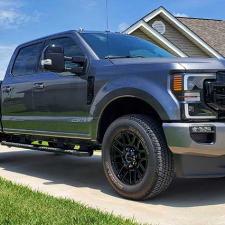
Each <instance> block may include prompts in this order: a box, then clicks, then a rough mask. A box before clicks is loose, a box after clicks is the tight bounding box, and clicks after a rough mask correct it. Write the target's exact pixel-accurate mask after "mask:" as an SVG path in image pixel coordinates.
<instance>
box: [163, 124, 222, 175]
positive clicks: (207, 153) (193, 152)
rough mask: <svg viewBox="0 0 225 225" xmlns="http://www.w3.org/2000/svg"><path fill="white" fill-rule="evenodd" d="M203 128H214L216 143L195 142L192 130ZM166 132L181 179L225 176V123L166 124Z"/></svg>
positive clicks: (164, 127)
mask: <svg viewBox="0 0 225 225" xmlns="http://www.w3.org/2000/svg"><path fill="white" fill-rule="evenodd" d="M201 125H202V126H214V127H215V141H214V142H213V143H210V144H206V143H202V144H199V143H196V142H195V141H194V140H193V138H192V137H191V132H190V127H192V126H201ZM163 129H164V133H165V136H166V140H167V144H168V147H169V148H170V150H171V151H172V153H173V156H174V164H175V170H176V175H177V176H178V177H186V178H187V177H188V178H190V177H191V178H207V177H224V176H225V123H164V124H163Z"/></svg>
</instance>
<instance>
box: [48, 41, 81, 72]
mask: <svg viewBox="0 0 225 225" xmlns="http://www.w3.org/2000/svg"><path fill="white" fill-rule="evenodd" d="M53 44H54V45H58V46H61V47H63V48H64V55H65V56H68V57H73V56H84V54H83V53H82V51H81V50H80V48H79V46H78V45H77V44H76V43H75V41H74V40H73V39H72V38H69V37H64V38H57V39H54V40H50V42H49V43H48V45H53ZM76 66H79V64H75V63H72V62H68V61H67V62H65V67H66V68H73V67H76ZM61 74H62V75H71V73H70V72H63V73H61Z"/></svg>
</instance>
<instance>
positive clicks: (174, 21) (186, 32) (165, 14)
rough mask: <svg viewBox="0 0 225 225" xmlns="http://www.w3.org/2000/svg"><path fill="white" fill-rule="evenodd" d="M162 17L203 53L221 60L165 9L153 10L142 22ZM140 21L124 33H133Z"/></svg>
mask: <svg viewBox="0 0 225 225" xmlns="http://www.w3.org/2000/svg"><path fill="white" fill-rule="evenodd" d="M158 15H162V16H163V17H164V18H165V19H166V20H168V21H169V22H171V23H172V24H174V25H175V26H176V27H177V28H178V30H180V31H181V32H182V33H183V34H184V35H185V36H186V37H187V38H189V39H190V40H192V41H193V42H194V43H195V44H197V46H199V47H200V48H201V49H202V50H203V51H205V52H206V53H208V54H209V55H210V56H213V57H216V58H218V59H223V56H221V55H220V54H219V53H218V52H217V51H215V50H214V49H213V48H212V47H210V46H209V45H208V44H207V43H206V42H204V41H203V40H202V39H201V38H199V37H198V36H197V35H196V34H195V33H194V32H192V31H191V30H190V29H189V28H187V27H186V26H185V25H183V24H182V23H181V22H180V21H179V20H178V19H176V18H175V17H174V16H173V15H172V14H170V13H169V12H168V11H167V10H166V9H164V8H163V7H160V8H158V9H156V10H154V11H153V12H152V13H150V14H149V15H147V16H145V17H144V18H143V20H142V21H144V22H146V23H148V22H149V21H150V20H152V19H153V18H154V17H156V16H158ZM140 22H141V21H139V22H137V23H136V24H134V25H133V26H131V27H130V28H128V29H127V30H125V31H124V33H129V34H130V33H132V32H130V31H131V30H133V31H135V30H136V29H134V28H135V27H137V24H139V23H140Z"/></svg>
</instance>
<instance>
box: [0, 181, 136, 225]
mask: <svg viewBox="0 0 225 225" xmlns="http://www.w3.org/2000/svg"><path fill="white" fill-rule="evenodd" d="M125 210H126V209H125ZM0 224H1V225H34V224H36V225H45V224H46V225H67V224H68V225H73V224H76V225H80V224H83V225H92V224H102V225H106V224H107V225H111V224H115V225H123V224H124V225H125V224H126V225H129V224H137V223H135V222H133V221H131V220H126V219H122V218H120V217H115V216H113V215H111V214H106V213H102V212H100V211H98V210H95V209H91V208H88V207H85V206H83V205H81V204H78V203H76V202H73V201H70V200H65V199H58V198H54V197H50V196H48V195H45V194H41V193H39V192H33V191H31V190H30V189H28V188H26V187H22V186H19V185H15V184H12V183H11V182H8V181H5V180H3V179H1V178H0Z"/></svg>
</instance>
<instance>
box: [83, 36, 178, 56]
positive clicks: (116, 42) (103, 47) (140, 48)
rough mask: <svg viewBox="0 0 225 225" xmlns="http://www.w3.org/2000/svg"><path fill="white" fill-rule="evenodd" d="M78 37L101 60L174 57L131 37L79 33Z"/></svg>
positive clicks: (152, 45) (147, 42)
mask: <svg viewBox="0 0 225 225" xmlns="http://www.w3.org/2000/svg"><path fill="white" fill-rule="evenodd" d="M80 35H81V36H82V37H83V38H84V40H85V41H86V42H87V43H88V44H89V46H90V47H91V48H92V49H93V50H94V52H95V53H96V54H97V55H98V57H99V58H101V59H106V58H136V57H141V58H153V57H162V58H168V57H169V58H171V57H174V56H173V55H171V54H170V53H169V52H167V51H166V50H164V49H162V48H160V47H158V46H157V45H154V44H152V43H151V42H149V41H146V40H144V39H141V38H137V37H134V36H131V35H122V34H116V33H81V34H80Z"/></svg>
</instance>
